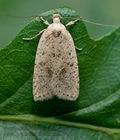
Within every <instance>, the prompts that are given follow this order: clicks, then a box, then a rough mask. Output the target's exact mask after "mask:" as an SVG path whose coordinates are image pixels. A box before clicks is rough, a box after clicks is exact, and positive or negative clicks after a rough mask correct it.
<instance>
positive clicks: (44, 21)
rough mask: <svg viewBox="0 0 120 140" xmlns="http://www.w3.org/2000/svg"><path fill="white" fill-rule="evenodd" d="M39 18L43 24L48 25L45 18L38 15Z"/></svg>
mask: <svg viewBox="0 0 120 140" xmlns="http://www.w3.org/2000/svg"><path fill="white" fill-rule="evenodd" d="M40 19H41V20H42V21H43V23H44V24H45V25H47V26H49V25H50V23H49V22H48V21H47V20H45V19H44V18H43V17H40Z"/></svg>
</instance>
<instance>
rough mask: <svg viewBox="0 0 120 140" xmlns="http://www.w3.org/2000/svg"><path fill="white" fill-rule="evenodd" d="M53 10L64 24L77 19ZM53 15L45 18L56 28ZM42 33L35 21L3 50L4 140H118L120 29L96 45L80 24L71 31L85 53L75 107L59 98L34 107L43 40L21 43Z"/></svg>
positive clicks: (0, 103) (0, 127)
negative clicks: (37, 63)
mask: <svg viewBox="0 0 120 140" xmlns="http://www.w3.org/2000/svg"><path fill="white" fill-rule="evenodd" d="M55 11H58V12H59V13H60V14H61V15H62V17H63V18H62V23H63V24H66V23H68V22H69V21H71V20H74V19H76V18H78V16H77V14H76V13H75V12H74V11H73V10H72V9H68V8H62V9H61V8H60V9H57V10H55ZM53 13H54V10H51V11H48V12H46V13H43V14H41V15H42V16H45V19H46V20H48V21H49V22H50V23H52V18H51V17H52V14H53ZM44 28H46V26H45V25H44V24H43V22H41V21H40V20H39V18H36V19H34V20H32V21H31V22H30V23H29V24H28V25H27V26H26V27H25V28H24V29H23V30H22V31H21V32H20V33H19V34H18V35H17V36H16V38H15V39H14V40H13V41H12V42H11V43H10V44H9V45H8V46H6V47H4V48H3V49H1V50H0V114H1V115H0V121H1V122H0V132H1V134H0V139H1V140H3V139H4V138H5V140H8V139H12V140H19V139H22V140H24V139H25V140H28V139H30V140H34V139H36V140H37V139H60V140H61V139H71V140H73V139H81V140H98V139H102V140H111V139H114V140H117V139H120V129H119V128H120V90H119V88H120V28H118V29H116V30H115V31H114V32H113V33H111V34H109V35H107V36H105V37H103V38H101V39H99V40H97V41H94V40H92V39H91V38H90V36H89V35H88V32H87V30H86V27H85V24H84V23H83V22H82V21H79V22H77V23H76V24H75V25H73V26H72V27H70V28H68V30H69V32H70V33H71V35H72V37H73V40H74V43H75V46H76V47H77V48H82V51H78V50H76V52H77V57H78V63H79V70H80V72H79V73H80V95H79V98H78V99H77V100H76V101H74V102H71V101H64V100H59V99H58V98H53V99H52V100H48V101H44V102H34V101H33V97H32V75H33V68H34V60H35V54H36V49H37V44H38V41H39V38H36V39H34V40H32V41H24V40H23V39H22V38H23V37H31V36H34V35H35V34H37V33H38V32H40V31H41V30H42V29H44ZM20 114H22V115H20ZM23 114H24V115H23ZM25 114H28V115H25ZM35 115H37V116H35ZM39 116H53V117H54V118H45V117H43V118H41V117H39ZM56 118H57V119H56ZM65 134H66V135H65Z"/></svg>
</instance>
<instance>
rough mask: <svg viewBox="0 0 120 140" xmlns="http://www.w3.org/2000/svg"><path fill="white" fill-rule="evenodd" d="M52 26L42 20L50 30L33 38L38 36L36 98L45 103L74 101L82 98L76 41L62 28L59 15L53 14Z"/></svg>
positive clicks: (34, 81)
mask: <svg viewBox="0 0 120 140" xmlns="http://www.w3.org/2000/svg"><path fill="white" fill-rule="evenodd" d="M52 18H53V23H52V24H49V23H48V21H45V20H44V19H43V17H41V20H43V22H44V23H45V24H47V25H48V27H47V28H46V29H44V30H42V31H41V32H39V34H37V35H36V36H34V37H32V38H23V39H24V40H32V39H34V38H35V37H37V36H39V35H40V34H42V35H41V37H40V40H39V44H38V47H37V52H36V58H35V65H34V74H33V97H34V100H35V101H44V100H48V99H51V98H53V97H54V96H56V97H58V98H59V99H63V100H69V101H75V100H76V99H77V98H78V96H79V88H80V87H79V83H80V79H79V71H78V61H77V55H76V50H75V45H74V41H73V38H72V36H71V34H70V33H69V31H68V30H67V29H66V26H71V25H73V24H74V23H75V22H77V21H78V20H75V21H71V22H69V23H68V24H66V26H65V25H63V24H62V23H61V21H60V18H61V16H60V15H59V14H53V17H52Z"/></svg>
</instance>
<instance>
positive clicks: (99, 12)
mask: <svg viewBox="0 0 120 140" xmlns="http://www.w3.org/2000/svg"><path fill="white" fill-rule="evenodd" d="M59 7H71V8H73V9H74V10H76V12H77V13H78V14H79V15H80V16H82V17H83V18H84V17H85V18H86V19H88V20H92V21H95V22H100V23H104V24H115V25H120V24H119V23H120V16H119V13H120V0H0V48H1V47H4V46H5V45H7V44H8V43H9V42H10V41H11V40H12V39H13V38H14V37H15V36H16V34H17V33H18V32H19V31H20V30H21V29H22V28H23V27H24V26H25V25H26V24H27V23H28V22H29V21H30V20H31V19H29V18H12V17H9V16H4V15H8V14H9V15H13V16H15V15H16V16H23V17H24V16H33V15H39V14H40V13H42V12H45V11H47V10H50V9H55V8H59ZM86 26H87V29H88V32H89V34H90V35H91V37H92V38H94V39H98V38H99V37H101V36H103V35H104V34H106V33H109V32H111V31H112V30H115V28H112V27H104V26H96V25H92V24H86Z"/></svg>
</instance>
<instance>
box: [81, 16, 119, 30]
mask: <svg viewBox="0 0 120 140" xmlns="http://www.w3.org/2000/svg"><path fill="white" fill-rule="evenodd" d="M81 20H82V21H84V22H86V23H90V24H94V25H97V26H106V27H113V28H116V27H118V25H111V24H103V23H98V22H94V21H91V20H87V19H84V18H83V19H81Z"/></svg>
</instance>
